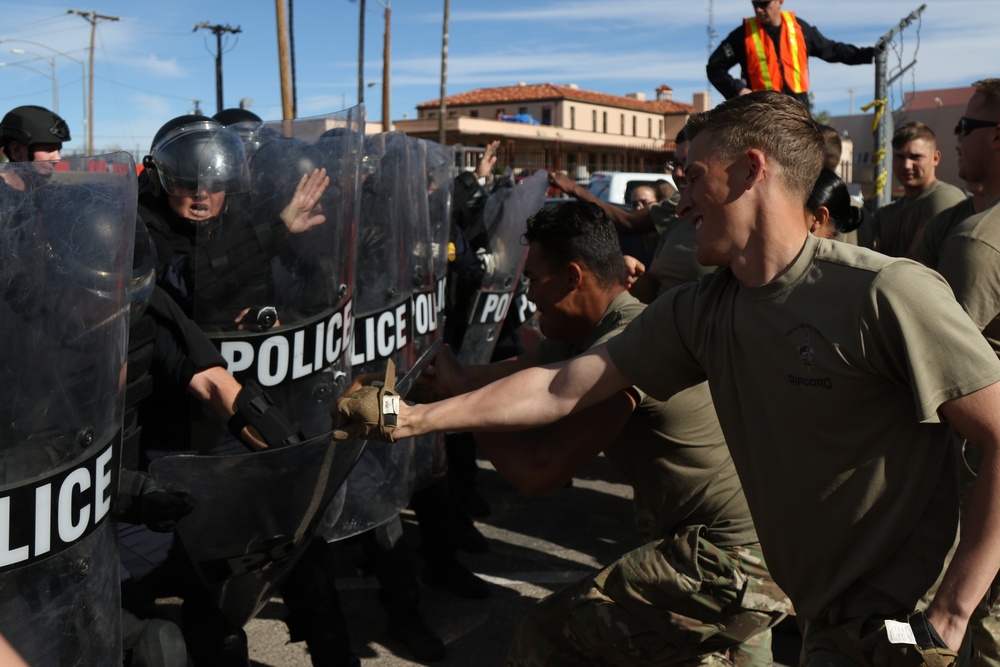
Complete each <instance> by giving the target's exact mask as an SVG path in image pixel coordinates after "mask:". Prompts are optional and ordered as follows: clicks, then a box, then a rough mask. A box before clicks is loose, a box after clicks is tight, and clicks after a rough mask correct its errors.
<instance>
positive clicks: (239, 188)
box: [139, 116, 356, 666]
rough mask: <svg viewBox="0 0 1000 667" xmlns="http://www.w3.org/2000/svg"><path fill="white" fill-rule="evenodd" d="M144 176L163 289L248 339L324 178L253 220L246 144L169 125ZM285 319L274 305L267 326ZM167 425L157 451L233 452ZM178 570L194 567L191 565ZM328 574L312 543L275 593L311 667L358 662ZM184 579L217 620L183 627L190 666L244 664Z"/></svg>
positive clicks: (213, 130) (240, 638)
mask: <svg viewBox="0 0 1000 667" xmlns="http://www.w3.org/2000/svg"><path fill="white" fill-rule="evenodd" d="M144 165H145V167H146V173H147V175H148V178H147V181H148V182H147V184H146V186H145V187H144V188H143V190H142V191H140V194H139V202H140V214H141V215H142V216H143V218H144V219H145V220H146V222H147V225H148V227H149V230H150V234H151V236H152V238H153V240H154V242H155V245H156V248H157V254H158V261H157V271H158V277H157V279H158V282H159V284H160V285H161V286H162V287H163V288H164V290H165V291H166V292H167V293H169V294H170V296H171V297H173V299H174V300H175V301H176V303H177V304H178V305H179V306H180V307H181V308H183V310H184V311H185V312H186V313H187V314H188V315H190V316H191V317H192V318H193V319H194V320H196V321H197V322H198V324H199V325H200V326H201V327H202V328H203V329H207V330H209V331H212V332H225V331H236V330H238V329H239V330H245V329H246V328H249V327H250V326H251V323H250V322H248V321H247V320H246V317H247V315H248V313H249V311H250V310H251V309H252V307H255V306H271V307H273V304H275V303H276V302H275V299H276V290H275V288H274V281H273V275H272V273H273V272H275V271H279V270H281V267H282V264H281V258H280V257H279V255H280V253H281V251H282V249H283V248H285V247H287V245H288V243H289V241H290V237H291V235H292V234H295V233H298V232H302V231H306V230H308V229H311V228H312V227H314V226H315V225H317V224H321V223H322V220H319V219H317V217H316V215H315V207H316V205H317V202H318V200H319V198H320V196H321V195H322V193H323V190H325V188H326V185H327V184H328V179H327V178H326V175H325V170H323V169H314V170H312V171H311V172H310V173H309V174H307V175H305V176H304V177H303V179H302V181H301V182H300V184H299V186H296V188H295V192H294V194H295V196H296V197H295V198H296V203H295V205H294V206H291V207H290V208H289V207H288V206H285V207H282V208H280V209H278V210H277V211H276V215H270V213H275V211H270V212H269V213H268V214H266V215H265V214H260V215H253V214H252V210H251V201H250V196H249V192H250V178H249V177H250V171H249V167H248V161H247V157H246V148H245V147H244V144H243V142H242V141H241V139H240V137H239V136H238V135H237V134H236V133H235V132H233V131H232V130H229V129H226V128H224V127H223V126H222V125H221V124H220V123H219V122H218V121H216V120H213V119H210V118H206V117H203V116H181V117H179V118H175V119H173V120H171V121H168V122H167V123H166V124H165V125H164V126H163V127H162V128H161V129H160V130H159V131H158V132H157V134H156V136H155V137H154V139H153V142H152V146H151V150H150V154H149V155H148V156H147V157H146V158H145V159H144ZM320 217H321V216H320ZM295 268H300V267H295ZM293 272H294V269H293ZM233 294H238V295H239V299H240V302H239V303H234V302H232V301H233V300H232V295H233ZM206 306H207V307H206ZM255 310H262V309H259V308H258V309H255ZM285 312H286V317H287V312H288V311H285ZM281 317H282V308H281V306H280V305H279V307H278V308H277V310H276V314H275V322H271V324H272V325H274V324H276V322H277V321H279V320H280V318H281ZM216 354H217V353H216ZM260 404H261V402H260V401H255V402H254V405H260ZM171 412H173V411H171ZM162 414H163V413H162V412H161V415H162ZM182 414H184V413H182ZM327 414H328V413H327ZM327 420H328V417H327ZM173 421H174V423H173V424H171V425H169V427H170V429H171V433H173V434H174V435H173V436H168V437H162V432H161V437H160V438H158V440H159V442H156V443H151V444H152V445H153V446H156V445H161V444H164V441H166V440H173V441H175V442H181V443H184V447H185V449H186V448H188V447H190V448H193V449H195V450H196V451H199V452H203V453H208V452H211V453H226V454H228V453H235V452H234V450H233V449H232V447H231V445H229V444H227V442H231V440H230V441H227V440H226V439H225V438H222V437H221V435H222V430H221V429H220V428H219V427H218V424H217V423H212V422H211V420H206V419H204V418H203V416H201V415H197V414H196V415H194V418H193V419H192V420H191V421H188V422H186V423H180V422H182V421H184V420H176V419H175V420H173ZM286 423H287V422H286ZM165 426H166V425H165ZM288 426H289V427H291V425H290V424H289V425H288ZM327 428H328V421H327ZM157 430H158V431H159V429H157ZM272 440H275V438H269V439H268V442H269V444H271V445H272V446H273V445H280V444H283V443H284V442H287V441H288V439H287V438H281V439H278V440H279V441H278V442H272ZM293 440H294V438H293ZM237 447H238V445H237ZM195 501H196V502H197V499H195ZM181 562H182V563H183V564H184V565H187V566H188V567H189V568H190V565H191V564H190V562H189V561H188V560H187V559H186V558H185V559H182V560H181ZM332 567H333V559H332V557H331V556H330V554H329V552H328V545H327V543H326V542H325V541H323V540H319V539H313V540H312V541H310V542H309V543H308V546H307V547H306V548H305V549H304V553H303V554H302V556H301V558H300V560H299V561H298V562H297V564H296V565H295V566H294V567H293V568H292V570H291V572H290V573H289V575H288V577H287V579H286V580H285V582H284V583H283V584H282V585H281V589H280V590H281V594H282V597H283V599H284V602H285V605H286V607H287V608H288V610H289V614H288V617H287V618H286V623H287V624H288V627H289V633H290V635H291V640H292V641H303V640H304V641H305V642H306V644H307V646H308V648H309V652H310V655H311V659H312V662H313V664H314V665H325V666H326V665H330V666H339V665H348V664H354V662H352V661H356V658H355V657H354V656H353V654H352V653H351V651H350V645H349V643H348V642H345V641H344V638H343V637H342V636H341V634H340V633H342V632H343V628H344V626H345V624H344V621H343V616H342V613H341V611H340V606H339V601H338V598H337V596H336V591H335V589H334V573H333V570H332ZM185 576H186V578H187V579H188V580H189V581H190V582H191V583H192V584H193V585H192V586H190V587H188V589H189V590H187V591H185V594H186V595H191V596H192V599H191V604H189V603H188V599H187V598H185V604H186V605H188V606H190V607H193V608H194V609H197V612H196V613H198V612H204V611H208V612H209V613H211V614H213V618H214V619H215V622H214V623H212V624H205V623H203V622H202V619H201V618H199V616H197V615H196V616H195V619H196V620H195V622H194V623H192V624H190V626H188V625H185V627H184V631H185V637H186V639H187V640H188V646H189V651H190V652H191V655H192V658H194V660H195V663H196V665H202V664H204V665H219V664H226V665H229V664H232V665H245V664H246V661H247V648H246V635H245V633H244V632H243V631H242V629H241V628H239V627H233V626H232V624H228V625H227V623H226V622H224V621H225V619H222V618H221V617H219V616H217V615H214V614H215V612H214V611H212V610H210V609H208V607H209V605H210V604H214V603H211V601H210V600H208V599H206V597H204V596H203V595H202V593H203V591H201V590H197V588H198V587H199V586H200V582H199V581H197V579H198V577H197V575H196V574H195V572H194V571H193V570H190V569H189V570H188V571H187V572H186V573H185ZM194 609H192V611H194Z"/></svg>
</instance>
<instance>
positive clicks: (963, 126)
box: [955, 116, 1000, 137]
mask: <svg viewBox="0 0 1000 667" xmlns="http://www.w3.org/2000/svg"><path fill="white" fill-rule="evenodd" d="M997 125H1000V122H997V121H995V120H976V119H975V118H966V117H965V116H962V117H961V118H959V119H958V125H956V126H955V134H956V135H958V136H962V137H967V136H969V132H972V131H973V130H978V129H979V128H981V127H996V126H997Z"/></svg>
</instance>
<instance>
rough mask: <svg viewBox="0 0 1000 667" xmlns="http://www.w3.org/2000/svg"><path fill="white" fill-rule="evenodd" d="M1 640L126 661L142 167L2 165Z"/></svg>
mask: <svg viewBox="0 0 1000 667" xmlns="http://www.w3.org/2000/svg"><path fill="white" fill-rule="evenodd" d="M0 179H3V181H5V183H6V184H5V185H4V184H0V225H2V226H0V229H2V230H3V231H2V233H0V289H2V299H0V341H2V344H3V349H4V350H6V355H5V361H4V363H3V364H0V375H2V379H0V392H3V394H4V396H3V398H2V400H0V632H2V634H3V636H4V637H5V638H6V639H7V640H8V641H9V642H10V643H11V644H12V645H13V647H14V648H15V649H16V650H17V651H18V652H19V653H20V654H21V655H22V656H23V657H24V659H25V660H26V661H27V663H28V664H31V665H112V664H120V662H121V623H120V619H121V606H120V595H119V575H120V572H119V563H118V548H117V539H116V535H117V533H116V526H115V521H114V518H113V512H114V501H115V498H116V496H117V491H118V476H119V463H120V454H121V452H120V447H121V426H122V409H123V407H122V406H123V398H124V396H123V388H124V378H125V351H126V349H127V345H126V337H127V327H128V321H127V315H128V309H129V298H128V294H127V288H128V285H129V280H130V278H131V273H132V266H131V264H132V241H133V236H134V233H135V215H136V177H135V164H134V162H133V161H132V158H131V157H130V156H129V155H127V154H125V153H116V154H112V155H102V156H97V157H89V158H85V159H75V160H63V161H60V162H54V163H53V162H49V163H7V164H3V165H0Z"/></svg>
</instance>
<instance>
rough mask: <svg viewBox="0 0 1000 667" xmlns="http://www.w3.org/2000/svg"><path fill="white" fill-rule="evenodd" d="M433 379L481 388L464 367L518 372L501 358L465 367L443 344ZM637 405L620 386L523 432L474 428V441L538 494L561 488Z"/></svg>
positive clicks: (458, 388)
mask: <svg viewBox="0 0 1000 667" xmlns="http://www.w3.org/2000/svg"><path fill="white" fill-rule="evenodd" d="M434 368H435V371H436V375H437V379H438V381H439V382H440V384H441V386H442V387H443V389H444V391H446V392H447V393H450V394H453V395H457V394H463V393H466V392H469V391H474V390H476V389H477V388H478V387H479V384H478V382H476V381H475V380H474V379H473V375H471V374H470V373H466V370H470V371H473V372H474V373H475V372H476V370H477V369H478V370H479V371H480V372H479V373H477V374H478V375H479V376H480V377H485V376H486V374H485V373H483V372H482V370H483V369H487V370H489V371H490V374H491V375H492V376H493V377H494V378H500V377H506V376H507V375H510V374H513V373H514V372H516V370H517V367H516V364H511V363H504V362H499V363H496V364H489V365H487V366H476V367H472V368H463V367H462V366H461V365H460V364H459V363H458V360H457V359H455V356H454V355H453V354H451V351H450V350H448V349H447V348H444V349H442V351H441V352H440V353H439V354H438V356H437V359H435V362H434ZM635 406H636V398H635V396H634V395H633V393H632V391H631V390H625V391H620V392H618V393H616V394H615V395H614V396H612V397H611V398H609V399H607V400H604V401H602V402H600V403H598V404H597V405H594V406H591V407H589V408H585V409H583V410H580V411H579V412H577V413H575V414H573V415H570V416H569V417H565V418H564V419H560V420H559V421H557V422H555V423H554V424H549V425H547V426H540V427H538V428H534V429H530V430H526V431H498V432H482V433H476V442H477V443H479V446H480V448H481V449H482V451H483V452H484V453H485V454H486V456H487V457H488V458H489V459H490V461H491V462H492V463H493V465H494V467H496V469H497V471H498V472H499V473H500V475H501V476H503V478H504V479H505V480H507V482H509V483H510V484H511V485H513V486H514V487H515V488H516V489H517V490H519V491H520V492H521V493H523V494H525V495H529V496H542V495H546V494H549V493H552V492H553V491H555V490H557V489H559V488H562V486H564V485H565V484H566V482H567V481H569V480H570V479H571V478H572V477H573V474H574V473H575V472H576V471H577V470H578V469H579V468H580V466H582V465H583V464H584V463H586V462H587V461H589V460H591V459H592V458H594V457H595V456H597V454H598V453H599V452H601V451H602V450H603V449H604V448H605V447H607V446H608V445H610V444H611V443H612V442H613V441H614V439H615V437H616V436H617V435H618V433H619V432H620V431H621V429H622V428H623V427H624V426H625V424H626V422H628V419H629V417H630V416H631V415H632V411H633V410H634V409H635Z"/></svg>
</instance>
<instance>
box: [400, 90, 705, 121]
mask: <svg viewBox="0 0 1000 667" xmlns="http://www.w3.org/2000/svg"><path fill="white" fill-rule="evenodd" d="M661 88H662V86H661ZM548 100H552V101H556V100H573V101H576V102H587V103H590V104H603V105H604V106H610V107H620V108H624V109H633V110H635V111H648V112H654V113H664V114H666V113H676V114H685V113H694V111H695V109H694V106H692V105H690V104H684V103H682V102H674V101H672V100H670V101H668V100H660V101H657V100H646V101H639V100H634V99H632V98H630V97H623V96H621V95H609V94H608V93H598V92H594V91H592V90H581V89H579V88H574V87H572V86H558V85H556V84H554V83H533V84H529V85H525V86H520V85H518V86H501V87H499V88H476V89H475V90H470V91H468V92H465V93H459V94H458V95H451V96H450V97H447V98H445V102H447V104H448V106H449V107H461V106H479V105H483V104H510V103H513V102H542V101H548ZM440 105H441V100H440V99H436V100H431V101H429V102H422V103H421V104H418V105H417V108H418V109H427V108H436V107H438V106H440Z"/></svg>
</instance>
